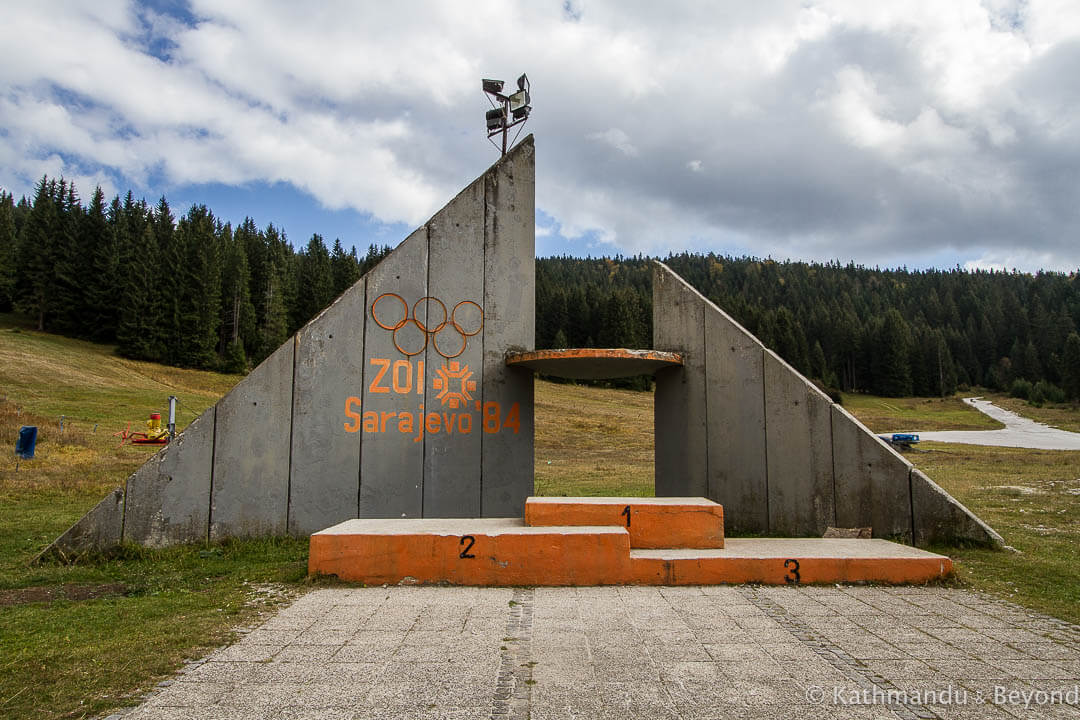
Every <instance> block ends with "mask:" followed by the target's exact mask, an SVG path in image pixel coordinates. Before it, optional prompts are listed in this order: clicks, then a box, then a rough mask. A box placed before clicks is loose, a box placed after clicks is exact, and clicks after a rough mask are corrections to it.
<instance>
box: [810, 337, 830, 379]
mask: <svg viewBox="0 0 1080 720" xmlns="http://www.w3.org/2000/svg"><path fill="white" fill-rule="evenodd" d="M810 373H811V374H812V375H813V376H814V377H816V378H819V379H820V380H821V381H822V382H827V380H826V378H827V376H828V374H829V373H828V368H827V367H826V366H825V350H824V349H822V347H821V342H819V341H818V340H814V346H813V347H812V348H810Z"/></svg>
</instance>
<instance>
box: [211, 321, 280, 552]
mask: <svg viewBox="0 0 1080 720" xmlns="http://www.w3.org/2000/svg"><path fill="white" fill-rule="evenodd" d="M294 344H295V339H290V340H289V341H288V342H286V343H285V344H284V345H282V346H281V347H279V348H278V349H277V350H275V351H274V352H273V353H271V355H270V357H268V358H266V360H264V361H263V362H262V363H261V364H260V365H259V366H258V367H257V368H255V369H254V370H252V371H251V374H250V375H248V376H247V377H246V378H244V379H243V380H242V381H240V383H239V384H238V385H237V386H236V387H234V388H233V389H232V390H231V391H230V392H229V394H228V395H226V396H225V397H224V398H222V399H221V400H220V401H219V402H218V405H217V421H216V423H215V429H214V476H213V481H212V482H213V485H212V490H211V507H210V539H211V540H216V539H220V538H224V537H244V536H255V535H284V534H285V533H286V517H287V513H288V503H289V447H290V443H289V436H290V429H291V426H292V386H293V357H294Z"/></svg>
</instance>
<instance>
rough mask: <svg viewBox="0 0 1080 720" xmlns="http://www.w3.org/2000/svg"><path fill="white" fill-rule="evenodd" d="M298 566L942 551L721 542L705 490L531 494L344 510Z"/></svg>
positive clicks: (534, 572)
mask: <svg viewBox="0 0 1080 720" xmlns="http://www.w3.org/2000/svg"><path fill="white" fill-rule="evenodd" d="M308 571H309V572H310V573H311V574H321V575H335V576H337V577H339V578H341V579H342V580H349V581H353V582H363V583H367V584H379V585H381V584H384V583H401V582H406V583H413V582H415V583H450V584H454V585H503V586H505V585H540V586H543V585H548V586H554V585H564V586H565V585H716V584H725V583H765V584H777V585H783V584H798V583H835V582H883V583H897V584H900V583H924V582H928V581H930V580H935V579H938V578H942V577H946V576H948V575H949V574H951V573H952V561H951V560H950V559H949V558H947V557H945V556H944V555H937V554H935V553H931V552H927V551H925V550H920V549H918V548H914V547H911V546H908V545H901V544H899V543H894V542H889V541H887V540H855V539H842V538H728V539H726V540H725V538H724V529H723V509H722V508H721V507H720V506H719V505H717V504H716V503H714V502H712V501H711V500H706V499H705V498H538V497H531V498H529V499H528V500H527V501H526V503H525V517H524V519H515V518H453V519H443V518H401V519H373V520H365V519H360V520H347V521H345V522H343V523H340V524H338V525H334V526H333V527H330V528H327V529H326V530H322V531H320V532H317V533H315V534H313V535H312V536H311V546H310V554H309V557H308Z"/></svg>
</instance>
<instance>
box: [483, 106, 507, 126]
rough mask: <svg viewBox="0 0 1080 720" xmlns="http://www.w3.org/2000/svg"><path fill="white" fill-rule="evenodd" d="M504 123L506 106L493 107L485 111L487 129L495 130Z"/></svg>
mask: <svg viewBox="0 0 1080 720" xmlns="http://www.w3.org/2000/svg"><path fill="white" fill-rule="evenodd" d="M505 123H506V108H501V107H498V108H495V109H494V110H488V111H487V129H488V130H497V129H499V128H501V127H502V126H503V125H504V124H505Z"/></svg>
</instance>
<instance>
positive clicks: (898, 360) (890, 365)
mask: <svg viewBox="0 0 1080 720" xmlns="http://www.w3.org/2000/svg"><path fill="white" fill-rule="evenodd" d="M910 343H911V333H910V331H909V329H908V325H907V322H906V321H905V320H904V318H903V316H901V315H900V312H899V311H898V310H896V308H891V309H889V310H888V311H887V312H886V313H885V318H884V322H883V323H882V325H881V330H880V332H879V333H878V342H877V347H876V349H875V353H874V357H875V359H876V361H877V362H876V363H875V365H876V368H875V369H876V373H875V374H876V378H875V379H876V381H877V382H876V384H877V392H879V393H880V394H882V395H887V396H890V397H904V396H905V395H910V394H911V367H910V365H909V360H908V357H909V355H908V347H909V345H910Z"/></svg>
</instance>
